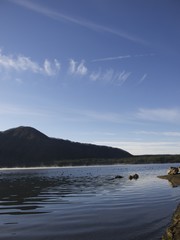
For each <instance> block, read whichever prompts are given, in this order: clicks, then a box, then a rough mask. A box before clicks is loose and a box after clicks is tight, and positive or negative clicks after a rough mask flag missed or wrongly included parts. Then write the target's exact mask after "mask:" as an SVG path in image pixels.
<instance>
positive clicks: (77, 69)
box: [69, 59, 88, 76]
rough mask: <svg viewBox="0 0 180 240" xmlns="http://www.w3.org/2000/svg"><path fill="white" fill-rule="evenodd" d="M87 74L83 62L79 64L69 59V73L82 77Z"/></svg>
mask: <svg viewBox="0 0 180 240" xmlns="http://www.w3.org/2000/svg"><path fill="white" fill-rule="evenodd" d="M87 72H88V69H87V67H86V66H85V61H84V60H81V62H80V63H78V62H76V61H75V60H74V59H70V61H69V73H71V74H77V75H81V76H84V75H86V74H87Z"/></svg>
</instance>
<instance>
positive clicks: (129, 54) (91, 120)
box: [0, 0, 180, 155]
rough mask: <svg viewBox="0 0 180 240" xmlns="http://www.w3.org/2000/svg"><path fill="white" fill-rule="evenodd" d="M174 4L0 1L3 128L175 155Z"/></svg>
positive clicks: (178, 148)
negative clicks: (35, 131) (29, 130)
mask: <svg viewBox="0 0 180 240" xmlns="http://www.w3.org/2000/svg"><path fill="white" fill-rule="evenodd" d="M179 12H180V1H179V0H146V1H145V0H91V1H90V0H0V131H4V130H7V129H9V128H14V127H18V126H31V127H34V128H36V129H38V130H39V131H41V132H43V133H44V134H46V135H48V136H50V137H56V138H62V139H69V140H71V141H75V142H82V143H92V144H98V145H106V146H113V147H118V148H121V149H124V150H126V151H128V152H130V153H132V154H135V155H141V154H180V14H179Z"/></svg>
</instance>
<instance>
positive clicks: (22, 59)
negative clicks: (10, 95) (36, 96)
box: [0, 50, 61, 76]
mask: <svg viewBox="0 0 180 240" xmlns="http://www.w3.org/2000/svg"><path fill="white" fill-rule="evenodd" d="M60 68H61V65H60V63H59V62H58V60H57V59H54V61H52V62H51V61H49V60H48V59H45V60H44V63H43V65H42V66H40V65H39V64H38V63H37V62H35V61H32V60H31V59H30V58H29V57H26V56H22V55H17V56H13V55H5V54H3V53H2V50H0V70H5V71H16V72H25V71H30V72H32V73H36V74H37V73H39V74H45V75H47V76H53V75H56V74H57V73H58V72H59V71H60Z"/></svg>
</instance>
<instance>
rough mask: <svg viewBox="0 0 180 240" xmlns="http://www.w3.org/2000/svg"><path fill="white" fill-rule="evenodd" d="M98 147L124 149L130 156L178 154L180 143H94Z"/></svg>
mask: <svg viewBox="0 0 180 240" xmlns="http://www.w3.org/2000/svg"><path fill="white" fill-rule="evenodd" d="M93 143H95V144H98V145H106V146H112V147H117V148H121V149H124V150H126V151H128V152H130V153H132V154H135V155H141V154H179V149H180V142H176V141H173V142H169V141H154V142H153V141H149V142H145V141H143V142H142V141H96V142H93Z"/></svg>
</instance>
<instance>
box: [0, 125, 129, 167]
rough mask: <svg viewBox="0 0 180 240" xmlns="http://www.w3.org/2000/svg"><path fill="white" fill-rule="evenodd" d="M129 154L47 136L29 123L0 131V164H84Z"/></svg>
mask: <svg viewBox="0 0 180 240" xmlns="http://www.w3.org/2000/svg"><path fill="white" fill-rule="evenodd" d="M131 156H132V155H131V154H130V153H128V152H126V151H124V150H122V149H119V148H113V147H107V146H98V145H93V144H84V143H78V142H72V141H69V140H63V139H56V138H50V137H48V136H46V135H45V134H43V133H41V132H40V131H38V130H36V129H35V128H32V127H22V126H21V127H17V128H12V129H9V130H6V131H3V132H0V167H15V166H16V167H20V166H21V167H22V166H24V167H28V166H42V165H45V166H50V165H75V164H81V165H85V164H92V163H94V164H95V163H96V162H98V159H120V158H126V157H131ZM96 160H97V161H96Z"/></svg>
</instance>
